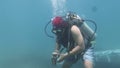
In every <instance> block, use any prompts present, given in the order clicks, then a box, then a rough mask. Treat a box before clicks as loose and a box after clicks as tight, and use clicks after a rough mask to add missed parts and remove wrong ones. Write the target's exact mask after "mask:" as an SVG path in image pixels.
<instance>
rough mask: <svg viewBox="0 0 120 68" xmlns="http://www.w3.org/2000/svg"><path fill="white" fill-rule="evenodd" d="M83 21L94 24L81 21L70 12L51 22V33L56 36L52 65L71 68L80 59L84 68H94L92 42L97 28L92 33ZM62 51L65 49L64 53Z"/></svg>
mask: <svg viewBox="0 0 120 68" xmlns="http://www.w3.org/2000/svg"><path fill="white" fill-rule="evenodd" d="M85 21H91V22H93V23H94V24H95V22H94V21H92V20H83V19H82V18H80V17H79V16H78V15H77V14H76V13H72V12H69V13H67V14H66V15H65V16H56V17H54V18H53V19H52V20H51V22H50V23H52V33H54V34H55V36H56V45H55V49H54V51H53V53H52V64H54V65H56V64H57V63H60V62H63V64H62V68H71V67H72V65H73V64H74V63H76V62H77V61H78V60H79V59H82V61H83V64H84V68H93V67H94V64H93V61H94V51H93V50H94V43H93V42H95V38H96V29H97V27H96V28H95V31H93V30H92V29H91V28H90V27H89V26H88V25H87V23H86V22H85ZM95 26H96V24H95ZM49 37H50V36H49ZM63 49H65V50H64V53H63V52H62V51H63Z"/></svg>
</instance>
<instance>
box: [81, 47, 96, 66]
mask: <svg viewBox="0 0 120 68" xmlns="http://www.w3.org/2000/svg"><path fill="white" fill-rule="evenodd" d="M93 50H94V47H90V48H88V49H87V50H86V52H85V53H84V55H83V62H84V67H85V68H93V66H94V65H93V63H94V52H93Z"/></svg>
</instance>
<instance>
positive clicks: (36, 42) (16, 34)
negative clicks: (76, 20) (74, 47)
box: [0, 0, 120, 68]
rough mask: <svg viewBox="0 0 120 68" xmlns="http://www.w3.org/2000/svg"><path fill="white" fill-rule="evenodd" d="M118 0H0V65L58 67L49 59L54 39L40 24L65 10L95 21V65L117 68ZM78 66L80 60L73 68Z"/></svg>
mask: <svg viewBox="0 0 120 68" xmlns="http://www.w3.org/2000/svg"><path fill="white" fill-rule="evenodd" d="M119 3H120V1H119V0H0V68H60V66H61V65H60V64H59V65H58V66H57V67H53V66H52V65H51V63H50V57H51V53H52V51H53V47H54V43H55V39H51V38H48V37H47V36H46V35H45V33H44V26H45V25H46V24H47V22H48V21H49V20H50V19H51V18H52V17H53V16H56V15H63V14H65V13H66V12H67V11H73V12H76V13H77V14H79V15H80V16H81V17H82V18H87V19H92V20H94V21H96V23H97V26H98V30H97V40H96V41H97V43H96V47H95V54H96V62H95V68H107V67H108V68H120V65H119V63H120V58H119V57H120V46H119V45H120V42H119V39H120V36H119V35H120V30H119V29H120V27H119V25H120V23H119V22H120V19H119V15H120V14H119V12H120V7H119V6H120V5H119ZM49 27H50V26H49ZM48 31H50V29H49V28H48ZM49 33H50V32H49ZM50 34H51V33H50ZM51 35H53V34H51ZM111 64H112V65H111ZM80 66H82V63H81V62H80V63H77V64H75V65H74V68H80ZM81 68H82V67H81Z"/></svg>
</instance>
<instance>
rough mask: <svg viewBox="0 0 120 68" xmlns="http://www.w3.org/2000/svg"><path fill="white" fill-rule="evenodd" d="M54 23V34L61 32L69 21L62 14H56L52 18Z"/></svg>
mask: <svg viewBox="0 0 120 68" xmlns="http://www.w3.org/2000/svg"><path fill="white" fill-rule="evenodd" d="M52 25H53V29H52V32H53V33H54V34H61V33H63V32H64V30H65V28H66V27H67V26H68V23H67V22H66V21H65V20H64V19H63V18H62V17H61V16H56V17H54V18H53V19H52Z"/></svg>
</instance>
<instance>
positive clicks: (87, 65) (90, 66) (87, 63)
mask: <svg viewBox="0 0 120 68" xmlns="http://www.w3.org/2000/svg"><path fill="white" fill-rule="evenodd" d="M84 67H85V68H93V62H91V61H89V60H85V61H84Z"/></svg>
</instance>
